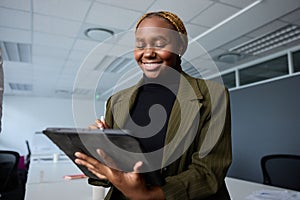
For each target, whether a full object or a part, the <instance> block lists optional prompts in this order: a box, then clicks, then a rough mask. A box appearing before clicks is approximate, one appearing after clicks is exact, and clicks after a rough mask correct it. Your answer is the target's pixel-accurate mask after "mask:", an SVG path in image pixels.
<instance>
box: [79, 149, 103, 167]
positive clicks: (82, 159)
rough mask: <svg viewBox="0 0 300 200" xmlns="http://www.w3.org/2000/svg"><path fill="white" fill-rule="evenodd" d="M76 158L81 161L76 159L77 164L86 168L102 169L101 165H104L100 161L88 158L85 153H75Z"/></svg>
mask: <svg viewBox="0 0 300 200" xmlns="http://www.w3.org/2000/svg"><path fill="white" fill-rule="evenodd" d="M75 156H76V157H77V158H79V159H75V162H76V163H77V164H80V165H84V166H86V167H89V168H91V167H94V166H96V167H101V165H102V166H103V164H102V163H101V162H99V161H98V160H96V159H94V158H92V157H90V156H87V155H86V154H84V153H81V152H75Z"/></svg>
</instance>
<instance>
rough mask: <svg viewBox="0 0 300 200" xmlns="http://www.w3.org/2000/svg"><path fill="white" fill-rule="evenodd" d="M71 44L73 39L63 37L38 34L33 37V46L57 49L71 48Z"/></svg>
mask: <svg viewBox="0 0 300 200" xmlns="http://www.w3.org/2000/svg"><path fill="white" fill-rule="evenodd" d="M73 42H74V39H72V38H69V37H65V36H58V35H51V34H46V33H39V32H35V33H34V35H33V44H39V45H48V46H52V47H59V48H71V46H72V44H73Z"/></svg>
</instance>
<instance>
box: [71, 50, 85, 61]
mask: <svg viewBox="0 0 300 200" xmlns="http://www.w3.org/2000/svg"><path fill="white" fill-rule="evenodd" d="M87 55H88V53H87V52H85V51H78V50H73V51H71V53H70V55H69V57H68V60H71V61H72V60H74V61H77V62H79V63H82V62H83V61H84V59H85V58H86V57H87Z"/></svg>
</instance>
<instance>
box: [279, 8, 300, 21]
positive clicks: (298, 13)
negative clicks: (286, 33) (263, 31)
mask: <svg viewBox="0 0 300 200" xmlns="http://www.w3.org/2000/svg"><path fill="white" fill-rule="evenodd" d="M280 20H283V21H286V22H290V23H293V22H295V21H299V20H300V9H297V10H295V11H293V12H291V13H290V14H288V15H286V16H284V17H282V18H281V19H280Z"/></svg>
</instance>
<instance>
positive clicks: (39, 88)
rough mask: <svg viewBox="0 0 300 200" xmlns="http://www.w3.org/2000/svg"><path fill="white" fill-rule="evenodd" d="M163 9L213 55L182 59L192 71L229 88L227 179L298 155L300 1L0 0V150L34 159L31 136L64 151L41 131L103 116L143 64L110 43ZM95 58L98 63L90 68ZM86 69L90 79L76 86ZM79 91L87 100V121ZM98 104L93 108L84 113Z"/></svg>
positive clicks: (255, 177)
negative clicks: (265, 160)
mask: <svg viewBox="0 0 300 200" xmlns="http://www.w3.org/2000/svg"><path fill="white" fill-rule="evenodd" d="M157 10H169V11H172V12H175V13H177V14H178V15H179V16H180V17H181V18H182V19H183V21H184V22H185V24H186V27H187V31H188V34H189V39H190V41H192V42H193V44H195V43H197V44H199V45H201V47H203V49H204V50H205V51H206V52H207V53H208V54H205V51H204V53H203V52H200V51H199V52H197V51H194V52H193V57H192V59H191V58H189V57H185V56H184V57H183V59H185V60H184V62H183V68H184V70H185V71H186V72H187V73H189V74H191V75H193V76H199V77H205V78H207V79H215V78H216V77H218V76H219V75H221V77H222V80H223V82H224V84H225V85H226V86H227V87H228V88H229V89H230V94H231V108H232V127H233V129H232V138H233V156H234V157H233V163H232V166H231V168H230V171H229V174H228V175H229V176H232V177H237V178H241V179H246V180H252V181H256V182H261V181H262V175H261V171H260V163H259V162H260V158H261V157H262V156H263V155H265V154H270V153H291V154H300V148H299V141H300V121H299V116H300V106H299V102H300V94H299V85H300V76H299V74H300V72H299V71H300V1H299V0H284V1H283V0H258V1H256V0H201V1H199V0H187V1H182V0H172V1H162V0H1V1H0V45H1V49H2V57H3V70H4V98H3V116H2V133H1V134H0V148H1V149H11V150H14V151H17V152H19V153H20V155H26V154H27V153H28V150H27V147H26V144H25V141H26V140H28V141H29V143H30V145H31V147H32V149H33V151H46V152H52V151H53V152H56V151H57V149H56V148H55V146H53V145H52V144H51V143H50V142H49V141H47V139H46V138H43V135H42V134H41V131H42V130H43V129H45V128H46V127H74V126H78V125H79V126H88V125H89V124H91V123H93V122H94V119H95V117H100V115H102V114H103V112H104V104H105V100H106V99H107V97H108V96H109V95H110V94H111V93H112V92H113V90H112V87H113V86H114V84H115V83H116V82H117V81H118V80H119V79H120V78H121V77H122V75H123V74H125V73H126V72H127V71H128V70H129V69H131V68H132V69H133V68H136V65H135V63H134V61H133V60H132V57H131V53H132V52H127V54H121V55H120V56H118V55H116V54H115V52H114V51H112V50H111V49H110V48H106V46H105V45H106V44H103V43H102V42H103V41H105V40H106V39H107V38H108V39H109V38H110V37H114V36H116V35H118V34H122V33H124V32H126V31H130V30H131V31H132V30H133V29H134V26H135V22H136V20H137V19H138V18H139V17H140V16H141V15H142V14H144V13H145V12H148V11H157ZM128 41H131V40H128ZM101 43H102V46H101V45H100V46H98V48H97V50H99V52H98V53H97V54H91V53H90V52H92V50H93V49H94V48H95V47H96V46H97V45H99V44H101ZM118 45H119V44H118ZM128 45H132V44H128ZM108 46H109V45H108ZM111 46H113V45H111ZM125 46H126V44H125ZM119 48H120V49H121V48H122V47H121V46H120V47H119ZM101 50H102V51H101ZM191 51H192V50H191ZM87 56H89V57H88V58H89V61H91V63H87V64H86V65H85V68H84V69H82V68H80V67H81V65H82V63H86V60H85V58H87ZM212 61H213V65H215V66H216V68H214V67H211V65H212ZM193 65H194V66H197V67H199V66H201V67H200V69H199V70H198V71H197V70H195V69H194V68H193ZM213 69H214V70H213ZM215 69H217V71H218V72H219V73H217V74H216V73H215V72H216V70H215ZM79 71H80V73H84V74H85V75H84V78H85V79H84V81H83V82H84V84H80V85H77V84H75V83H76V76H77V73H78V72H79ZM199 71H200V72H199ZM100 75H101V77H102V78H101V80H100V82H99V76H100ZM95 82H96V83H97V85H96V86H95V85H94V83H95ZM72 96H73V97H74V96H76V97H77V103H79V104H80V106H79V108H78V110H77V111H76V112H77V113H80V115H81V116H82V120H81V121H80V123H79V124H78V123H75V122H74V118H73V117H74V112H73V108H74V107H73V103H74V101H72ZM91 100H92V102H93V106H95V113H92V114H91V113H90V112H88V111H87V109H86V108H87V107H91ZM77 107H78V106H77Z"/></svg>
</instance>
